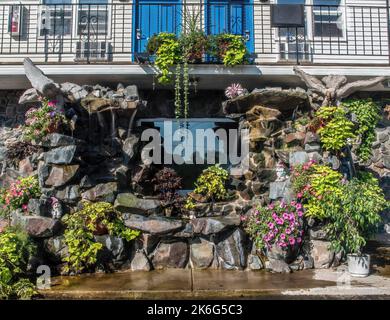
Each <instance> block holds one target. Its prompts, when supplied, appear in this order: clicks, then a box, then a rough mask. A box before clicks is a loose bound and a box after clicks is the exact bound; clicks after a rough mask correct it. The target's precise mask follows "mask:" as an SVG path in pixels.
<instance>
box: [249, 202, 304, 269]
mask: <svg viewBox="0 0 390 320" xmlns="http://www.w3.org/2000/svg"><path fill="white" fill-rule="evenodd" d="M302 217H303V207H302V204H300V203H297V202H296V201H291V202H290V203H286V202H285V201H281V202H276V203H271V204H270V205H268V206H266V207H261V206H256V207H255V208H254V209H253V210H252V211H251V212H250V214H249V215H248V216H243V217H242V220H243V221H244V226H245V230H246V232H247V233H248V234H249V236H250V237H251V239H252V240H253V242H254V244H255V246H256V248H257V249H258V250H260V251H265V252H266V254H267V256H268V258H273V259H277V260H284V261H286V262H291V261H293V260H294V258H295V256H296V253H297V252H298V249H299V247H300V245H301V243H302V236H303V218H302Z"/></svg>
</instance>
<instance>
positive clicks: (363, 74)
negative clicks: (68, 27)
mask: <svg viewBox="0 0 390 320" xmlns="http://www.w3.org/2000/svg"><path fill="white" fill-rule="evenodd" d="M38 67H39V68H41V69H42V71H43V72H44V73H45V74H46V75H48V76H49V77H51V78H53V80H55V81H57V82H66V81H72V82H76V83H79V84H96V83H101V84H104V85H110V84H114V83H117V82H123V83H124V84H130V83H132V84H136V85H138V86H139V87H140V88H148V89H149V88H152V83H153V76H154V75H156V74H157V71H156V69H154V68H153V67H150V66H144V65H137V64H124V65H118V64H111V65H110V64H96V65H94V64H90V65H87V64H86V65H80V64H78V65H69V64H68V65H67V64H57V65H39V66H38ZM301 67H302V69H303V70H304V71H306V72H308V73H309V74H312V75H317V76H324V75H328V74H343V75H346V76H348V77H349V78H350V79H351V80H358V79H362V78H368V77H375V76H389V75H390V66H343V65H340V66H335V65H332V66H329V65H310V66H301ZM189 72H190V74H191V75H192V76H195V77H198V78H199V81H198V88H199V89H224V88H225V87H226V86H227V85H228V84H230V83H231V82H232V81H234V82H241V83H242V84H243V85H244V86H246V87H247V88H249V89H253V88H255V87H262V86H271V85H275V86H282V85H284V86H287V85H289V86H293V87H294V86H302V85H303V84H302V83H301V82H300V80H299V79H298V77H296V76H295V74H294V71H293V66H292V65H243V66H237V67H233V68H227V67H224V66H222V65H191V66H190V69H189ZM29 87H30V84H29V82H28V81H27V78H26V77H25V75H24V70H23V66H21V65H0V89H3V90H4V89H27V88H29ZM157 88H169V86H158V85H157ZM374 89H375V90H382V91H383V90H389V89H387V88H384V87H383V86H378V87H376V88H374Z"/></svg>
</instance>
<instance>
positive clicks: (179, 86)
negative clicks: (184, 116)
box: [175, 63, 182, 118]
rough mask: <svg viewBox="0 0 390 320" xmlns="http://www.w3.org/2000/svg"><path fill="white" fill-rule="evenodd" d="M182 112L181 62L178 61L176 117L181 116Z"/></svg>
mask: <svg viewBox="0 0 390 320" xmlns="http://www.w3.org/2000/svg"><path fill="white" fill-rule="evenodd" d="M181 113H182V110H181V64H180V63H178V64H177V65H176V74H175V117H176V118H180V116H181Z"/></svg>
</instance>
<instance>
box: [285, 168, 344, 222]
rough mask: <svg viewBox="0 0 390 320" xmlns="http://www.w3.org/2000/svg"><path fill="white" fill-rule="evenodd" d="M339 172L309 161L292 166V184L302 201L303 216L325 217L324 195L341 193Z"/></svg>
mask: <svg viewBox="0 0 390 320" xmlns="http://www.w3.org/2000/svg"><path fill="white" fill-rule="evenodd" d="M341 180H342V175H341V173H339V172H337V171H335V170H333V169H331V168H330V167H328V166H324V165H318V164H315V163H314V162H309V163H306V164H304V165H300V166H297V167H295V168H294V170H293V173H292V186H293V190H294V191H295V192H296V194H297V198H298V199H302V200H303V202H304V208H305V216H307V217H312V218H316V219H319V220H323V219H325V218H326V217H327V213H326V210H325V207H326V205H325V207H324V205H323V204H324V203H326V200H325V198H324V197H325V196H326V195H328V194H334V195H336V196H338V195H341V193H342V189H341V186H342V185H341Z"/></svg>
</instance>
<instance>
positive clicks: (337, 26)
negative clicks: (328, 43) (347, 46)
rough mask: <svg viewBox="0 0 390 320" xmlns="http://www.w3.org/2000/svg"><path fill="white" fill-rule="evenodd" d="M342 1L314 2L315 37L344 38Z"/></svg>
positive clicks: (323, 0)
mask: <svg viewBox="0 0 390 320" xmlns="http://www.w3.org/2000/svg"><path fill="white" fill-rule="evenodd" d="M341 2H342V1H341V0H313V18H314V36H315V37H336V38H338V37H343V34H344V32H343V25H344V22H343V21H344V19H343V12H342V9H341Z"/></svg>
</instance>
